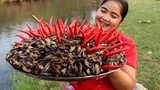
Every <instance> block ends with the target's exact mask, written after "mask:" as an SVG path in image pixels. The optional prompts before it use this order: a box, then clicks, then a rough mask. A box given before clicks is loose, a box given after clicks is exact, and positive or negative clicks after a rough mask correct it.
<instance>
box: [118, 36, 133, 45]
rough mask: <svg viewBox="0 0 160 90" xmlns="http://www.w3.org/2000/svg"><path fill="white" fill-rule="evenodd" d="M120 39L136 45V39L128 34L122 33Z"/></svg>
mask: <svg viewBox="0 0 160 90" xmlns="http://www.w3.org/2000/svg"><path fill="white" fill-rule="evenodd" d="M119 40H122V42H128V43H129V44H131V45H135V42H134V40H133V39H132V38H131V37H129V36H126V35H124V34H121V35H120V36H119Z"/></svg>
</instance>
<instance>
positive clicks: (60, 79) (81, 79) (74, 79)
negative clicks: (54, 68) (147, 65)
mask: <svg viewBox="0 0 160 90" xmlns="http://www.w3.org/2000/svg"><path fill="white" fill-rule="evenodd" d="M118 69H119V68H118ZM118 69H115V70H110V71H108V72H105V73H102V74H99V75H88V76H84V77H53V76H39V75H34V74H30V73H26V72H22V71H19V70H17V71H19V72H21V73H23V74H25V75H27V76H30V77H33V78H38V79H42V80H49V81H83V80H89V79H93V78H100V77H104V76H106V75H107V74H109V73H112V72H115V71H117V70H118Z"/></svg>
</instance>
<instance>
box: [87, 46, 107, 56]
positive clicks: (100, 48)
mask: <svg viewBox="0 0 160 90" xmlns="http://www.w3.org/2000/svg"><path fill="white" fill-rule="evenodd" d="M106 48H107V47H103V46H97V47H93V48H89V49H88V50H87V53H88V54H90V53H93V52H96V51H98V50H103V49H106Z"/></svg>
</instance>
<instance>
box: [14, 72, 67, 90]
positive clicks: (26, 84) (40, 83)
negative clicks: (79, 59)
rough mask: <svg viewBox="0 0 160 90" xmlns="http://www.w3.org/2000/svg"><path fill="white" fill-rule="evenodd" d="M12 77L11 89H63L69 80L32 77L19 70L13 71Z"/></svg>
mask: <svg viewBox="0 0 160 90" xmlns="http://www.w3.org/2000/svg"><path fill="white" fill-rule="evenodd" d="M11 79H12V83H13V85H12V87H11V90H22V89H23V90H61V89H62V88H63V87H64V86H66V85H68V83H67V82H59V81H47V80H40V79H37V78H32V77H29V76H26V75H23V74H22V73H20V72H17V71H14V72H13V74H12V77H11Z"/></svg>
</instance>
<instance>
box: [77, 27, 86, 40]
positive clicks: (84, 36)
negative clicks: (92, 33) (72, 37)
mask: <svg viewBox="0 0 160 90" xmlns="http://www.w3.org/2000/svg"><path fill="white" fill-rule="evenodd" d="M79 32H80V33H81V34H82V36H83V38H86V35H85V33H84V32H83V31H82V30H81V29H79Z"/></svg>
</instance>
